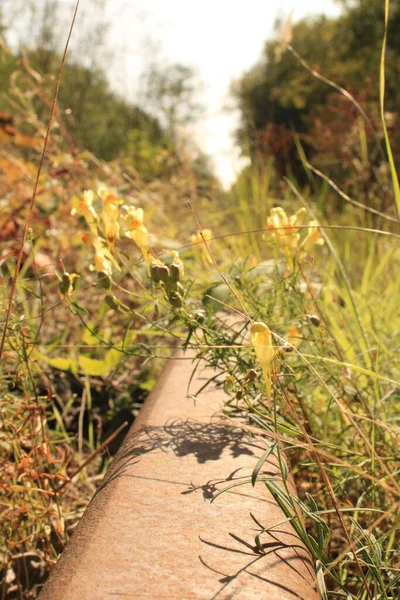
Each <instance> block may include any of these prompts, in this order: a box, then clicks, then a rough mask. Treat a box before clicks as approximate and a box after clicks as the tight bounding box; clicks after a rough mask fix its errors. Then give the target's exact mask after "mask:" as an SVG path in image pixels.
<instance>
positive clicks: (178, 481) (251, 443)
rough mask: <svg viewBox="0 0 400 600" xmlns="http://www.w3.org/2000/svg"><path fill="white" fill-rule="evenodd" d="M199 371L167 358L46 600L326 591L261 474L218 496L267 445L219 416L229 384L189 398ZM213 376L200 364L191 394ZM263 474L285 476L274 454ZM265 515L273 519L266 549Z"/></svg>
mask: <svg viewBox="0 0 400 600" xmlns="http://www.w3.org/2000/svg"><path fill="white" fill-rule="evenodd" d="M193 368H194V365H193V363H192V361H191V360H187V359H184V358H183V357H181V358H176V359H173V360H171V361H170V362H169V364H168V367H167V368H166V370H165V372H164V373H163V375H162V376H161V378H160V380H159V382H158V384H157V386H156V387H155V389H154V390H153V392H152V393H151V394H150V396H149V398H148V399H147V400H146V402H145V404H144V406H143V409H142V411H141V413H140V414H139V416H138V418H137V419H136V421H135V423H134V424H133V426H132V428H131V430H130V431H129V433H128V435H127V437H126V439H125V441H124V443H123V445H122V447H121V449H120V450H119V452H118V454H117V456H116V457H115V459H114V461H113V463H112V465H111V467H110V469H109V471H108V473H107V475H106V477H105V479H104V481H103V482H102V484H101V485H100V487H99V489H98V490H97V492H96V493H95V495H94V497H93V499H92V500H91V502H90V504H89V506H88V507H87V509H86V512H85V513H84V515H83V517H82V519H81V521H80V522H79V524H78V526H77V529H76V531H75V532H74V534H73V536H72V538H71V540H70V542H69V544H68V545H67V547H66V549H65V551H64V553H63V554H62V556H61V557H60V559H59V561H58V563H57V565H56V566H55V568H54V570H53V572H52V574H51V576H50V578H49V581H48V582H47V583H46V585H45V586H44V588H43V590H42V592H41V594H40V596H39V598H40V600H106V599H107V600H112V598H116V599H117V598H118V600H128V599H132V598H150V599H151V598H170V599H178V598H179V599H182V598H185V599H190V598H196V599H204V600H206V599H207V600H212V599H218V600H228V599H235V600H253V599H254V600H256V599H257V600H258V599H261V598H262V599H266V600H317V599H318V598H319V595H318V593H317V591H316V584H315V577H314V569H313V565H312V563H311V559H310V556H309V554H308V552H307V551H306V549H305V548H304V546H303V545H302V543H301V541H300V540H299V538H298V537H297V536H296V535H295V533H294V531H293V529H292V527H291V526H290V524H289V523H287V522H284V521H285V518H284V515H283V513H282V512H281V510H280V508H279V507H278V506H277V505H276V503H275V502H274V500H273V498H272V497H271V496H270V494H269V493H268V490H267V489H266V487H265V485H264V484H263V483H262V482H258V483H256V485H255V487H254V488H253V487H252V486H251V484H249V483H248V484H246V485H241V486H238V487H232V488H231V489H230V490H229V491H227V492H225V493H223V494H221V495H220V496H218V498H217V499H216V500H215V501H214V502H211V498H212V497H213V495H214V494H215V492H216V491H217V490H220V489H222V488H225V487H227V486H229V485H232V484H234V483H240V482H241V481H243V480H248V479H249V478H250V477H251V473H252V471H253V469H254V466H255V464H256V462H257V457H259V456H260V455H261V454H262V453H263V452H264V451H265V449H266V447H267V446H266V444H267V443H268V442H267V441H263V440H261V441H260V440H259V439H256V438H249V437H247V436H246V433H245V432H244V431H243V429H240V428H238V427H235V425H234V424H232V422H231V421H229V420H228V419H226V418H223V417H221V413H220V412H219V410H218V409H219V408H220V407H221V405H222V404H223V402H224V400H226V396H225V394H224V393H223V392H222V390H220V389H216V388H215V387H214V388H211V387H209V388H207V389H206V390H205V391H203V392H202V393H201V394H200V399H201V402H199V401H196V402H194V401H193V400H191V399H188V397H187V386H188V382H189V380H190V376H191V374H192V371H193ZM210 375H211V376H213V375H214V373H213V372H210V371H204V370H203V371H201V370H200V369H198V370H197V371H196V374H195V377H194V378H193V380H192V381H191V384H190V389H191V392H192V393H195V392H196V391H197V390H198V389H199V388H200V387H201V386H202V385H203V384H204V382H205V380H206V379H205V378H209V377H210ZM261 474H263V475H264V476H271V477H274V476H277V477H279V470H278V467H277V464H276V461H275V459H274V458H271V459H269V461H268V462H267V463H265V464H264V466H263V468H262V471H261ZM252 517H253V518H252ZM256 522H259V523H261V524H262V526H263V527H265V528H267V527H271V526H274V527H273V528H272V530H271V531H269V533H265V534H264V535H263V536H262V541H263V547H264V554H260V553H259V552H257V548H256V546H255V541H254V539H255V536H256V535H257V533H259V531H260V528H259V527H258V525H257V524H256ZM282 522H283V523H282Z"/></svg>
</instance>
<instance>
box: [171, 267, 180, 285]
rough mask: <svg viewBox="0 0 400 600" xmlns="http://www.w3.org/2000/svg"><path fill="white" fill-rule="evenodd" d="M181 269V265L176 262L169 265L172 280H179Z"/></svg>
mask: <svg viewBox="0 0 400 600" xmlns="http://www.w3.org/2000/svg"><path fill="white" fill-rule="evenodd" d="M180 275H181V274H180V269H179V266H178V265H176V264H175V263H172V265H169V277H170V280H171V281H173V282H175V283H176V282H178V281H179V278H180Z"/></svg>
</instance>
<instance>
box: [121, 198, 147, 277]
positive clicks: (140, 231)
mask: <svg viewBox="0 0 400 600" xmlns="http://www.w3.org/2000/svg"><path fill="white" fill-rule="evenodd" d="M122 208H123V209H124V211H125V214H124V216H123V217H122V218H123V220H124V222H125V226H126V227H127V229H128V231H125V237H127V238H130V239H131V240H133V241H134V242H135V244H136V245H137V246H139V248H140V249H141V251H142V254H143V258H144V260H145V261H146V264H147V268H148V269H150V259H149V234H148V232H147V228H146V226H145V225H144V224H143V217H144V214H143V209H142V208H135V207H134V206H127V205H126V204H124V206H123V207H122Z"/></svg>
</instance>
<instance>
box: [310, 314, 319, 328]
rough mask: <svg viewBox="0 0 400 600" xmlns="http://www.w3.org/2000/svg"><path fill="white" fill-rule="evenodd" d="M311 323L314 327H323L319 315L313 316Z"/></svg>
mask: <svg viewBox="0 0 400 600" xmlns="http://www.w3.org/2000/svg"><path fill="white" fill-rule="evenodd" d="M310 321H311V323H312V324H313V325H314V327H319V326H320V325H321V321H320V318H319V317H317V315H311V316H310Z"/></svg>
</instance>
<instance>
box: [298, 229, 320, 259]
mask: <svg viewBox="0 0 400 600" xmlns="http://www.w3.org/2000/svg"><path fill="white" fill-rule="evenodd" d="M317 227H318V221H310V222H309V224H308V233H307V237H306V238H305V239H304V241H303V243H302V244H301V246H300V249H301V250H302V251H303V252H306V253H307V254H309V253H310V252H311V250H312V249H313V248H314V246H323V245H324V240H323V238H322V237H321V234H320V232H319V231H318V229H317Z"/></svg>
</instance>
